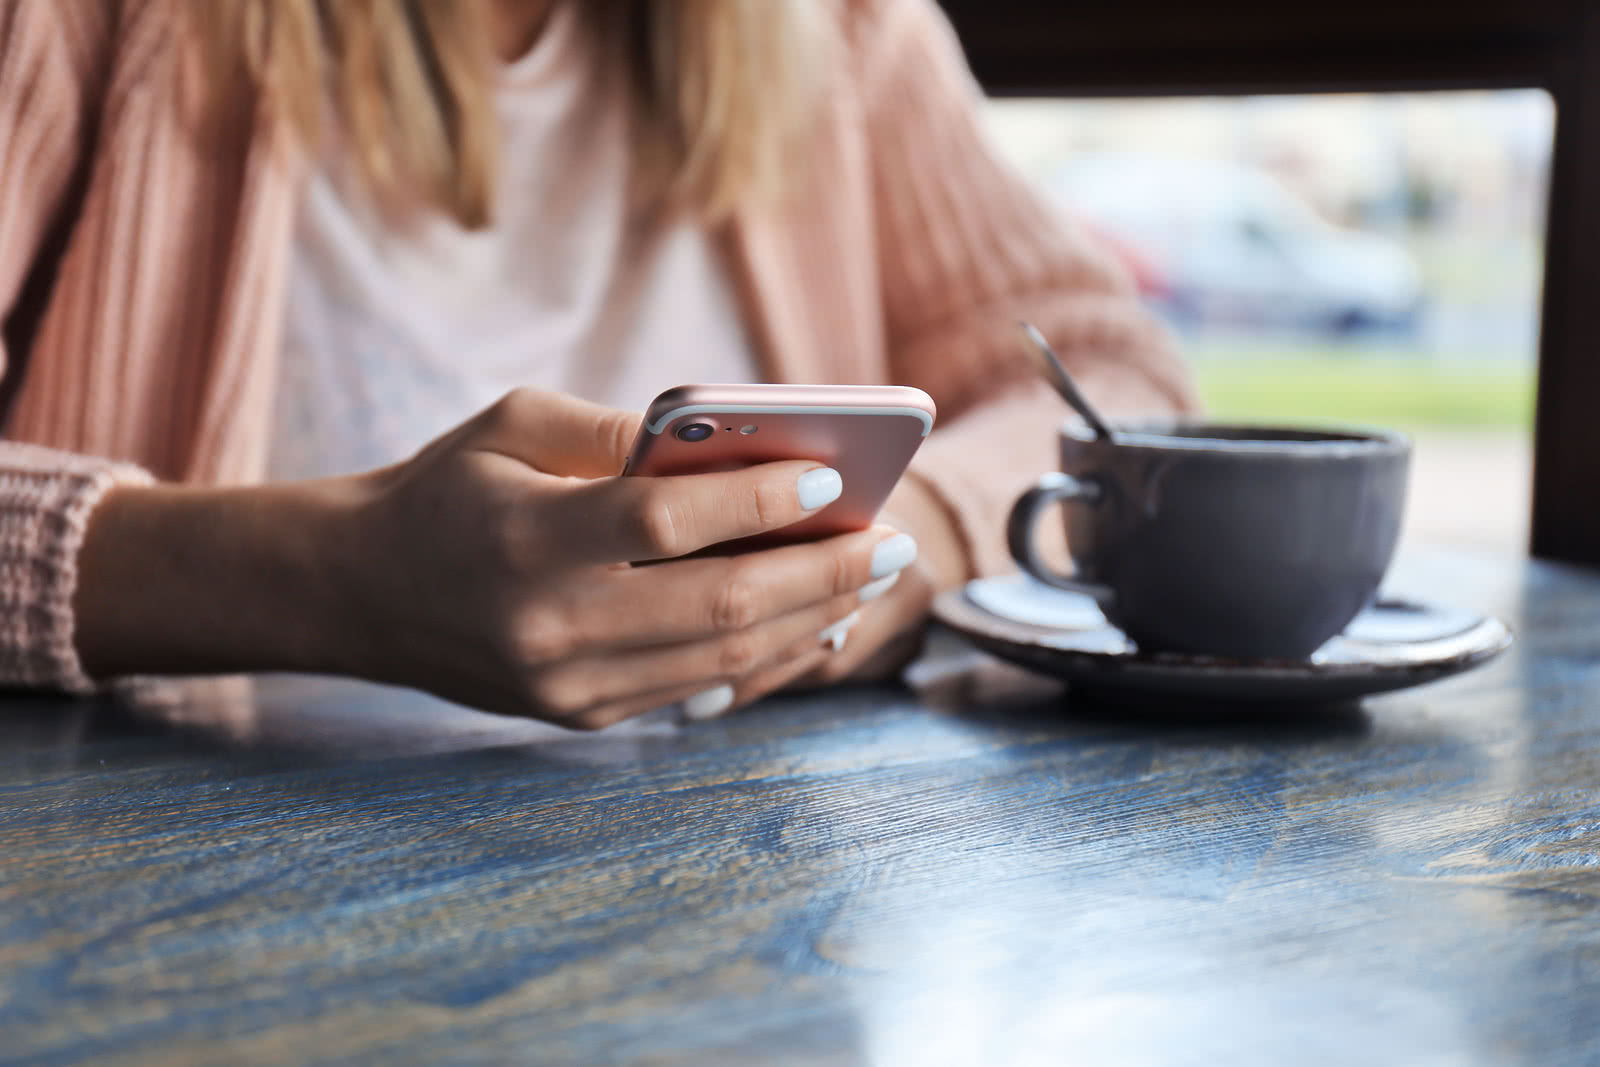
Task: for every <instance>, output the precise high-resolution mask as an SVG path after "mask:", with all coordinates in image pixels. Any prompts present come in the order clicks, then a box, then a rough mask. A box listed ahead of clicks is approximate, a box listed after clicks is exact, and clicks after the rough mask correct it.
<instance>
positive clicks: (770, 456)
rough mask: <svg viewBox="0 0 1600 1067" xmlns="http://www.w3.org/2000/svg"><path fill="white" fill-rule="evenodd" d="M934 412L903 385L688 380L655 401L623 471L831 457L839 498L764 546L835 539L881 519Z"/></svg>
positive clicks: (703, 469)
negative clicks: (841, 484)
mask: <svg viewBox="0 0 1600 1067" xmlns="http://www.w3.org/2000/svg"><path fill="white" fill-rule="evenodd" d="M935 414H936V410H935V408H934V404H933V398H932V397H930V396H929V395H928V394H927V393H924V392H923V391H922V390H921V389H912V388H910V387H909V386H902V385H680V386H678V387H677V388H676V389H668V390H667V391H666V392H664V393H662V394H661V395H660V396H658V397H656V398H655V400H653V401H652V402H651V404H650V407H649V409H648V410H647V411H646V412H645V416H644V424H643V425H642V426H641V427H640V428H639V436H638V437H636V438H635V439H634V442H633V449H632V450H631V451H630V452H629V453H628V462H627V465H626V466H624V467H623V469H622V473H623V474H625V475H671V474H702V473H708V472H713V471H726V470H737V469H738V468H740V467H748V466H750V465H751V464H753V463H768V462H771V461H774V460H783V459H809V460H815V461H817V462H818V463H825V464H827V465H828V466H830V467H832V468H833V469H835V470H837V471H838V472H839V475H840V477H841V479H842V480H843V481H844V492H843V493H842V494H841V495H840V497H839V499H838V500H835V501H834V502H833V503H832V504H829V505H828V506H827V507H825V508H823V509H822V510H821V511H819V512H817V513H816V514H815V515H812V516H811V517H810V518H807V519H804V520H802V521H800V522H798V523H795V524H794V525H793V526H788V527H785V528H784V529H782V530H780V531H777V532H775V533H774V534H772V535H768V536H767V537H764V538H762V539H760V543H763V544H766V543H773V542H787V541H803V540H810V539H812V538H818V537H828V536H831V535H833V534H837V533H844V532H846V531H849V530H862V529H865V528H866V527H868V526H870V525H872V522H873V519H874V518H875V517H876V516H877V514H878V509H879V508H881V507H883V502H884V501H885V500H887V499H888V497H889V493H890V491H891V490H893V489H894V487H895V483H896V482H898V481H899V480H900V476H901V475H902V474H903V473H905V469H906V465H907V464H908V463H910V462H911V457H912V456H913V455H914V454H915V453H916V451H917V449H918V448H919V447H921V445H922V440H923V438H925V437H927V436H928V432H929V431H930V430H932V429H933V420H934V416H935ZM738 547H739V548H741V549H743V548H751V547H757V546H756V545H755V544H745V543H740V544H739V546H738Z"/></svg>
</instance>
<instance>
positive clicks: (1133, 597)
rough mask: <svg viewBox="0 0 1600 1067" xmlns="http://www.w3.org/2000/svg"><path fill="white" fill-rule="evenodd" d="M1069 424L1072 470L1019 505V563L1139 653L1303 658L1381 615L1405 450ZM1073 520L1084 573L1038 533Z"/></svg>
mask: <svg viewBox="0 0 1600 1067" xmlns="http://www.w3.org/2000/svg"><path fill="white" fill-rule="evenodd" d="M1117 429H1118V430H1119V431H1120V432H1119V433H1118V443H1117V444H1114V445H1113V444H1109V443H1107V442H1105V441H1102V440H1100V439H1098V438H1095V437H1094V436H1093V435H1092V433H1091V432H1090V431H1089V430H1088V428H1087V427H1084V426H1082V425H1081V424H1078V423H1069V424H1068V425H1067V426H1065V427H1063V428H1062V431H1061V471H1060V472H1059V473H1051V474H1047V475H1045V476H1044V477H1043V478H1041V479H1040V480H1039V483H1038V484H1037V485H1036V486H1035V487H1034V488H1032V489H1030V490H1029V491H1028V492H1026V493H1024V494H1023V495H1022V497H1021V498H1020V499H1018V500H1017V502H1016V504H1015V506H1013V508H1012V510H1011V517H1010V520H1009V522H1008V526H1007V535H1008V538H1009V541H1010V547H1011V554H1012V556H1013V557H1015V559H1016V561H1017V563H1018V564H1020V565H1021V566H1022V568H1023V569H1024V570H1026V571H1027V572H1028V573H1029V574H1032V575H1033V576H1034V577H1035V578H1038V579H1039V580H1040V581H1042V582H1047V583H1049V584H1050V585H1053V586H1056V587H1058V588H1062V589H1070V590H1074V591H1076V592H1081V593H1087V594H1089V595H1090V596H1093V597H1094V598H1095V600H1097V601H1098V602H1099V604H1100V607H1101V610H1102V611H1104V612H1105V615H1106V618H1107V619H1109V620H1110V621H1111V622H1112V623H1113V624H1115V625H1116V626H1117V627H1118V628H1120V629H1121V630H1122V631H1123V632H1124V633H1126V634H1127V635H1128V637H1129V638H1131V639H1132V640H1133V641H1134V642H1135V643H1137V644H1138V646H1139V647H1140V648H1141V649H1144V650H1147V651H1168V652H1188V653H1201V654H1208V655H1215V656H1225V657H1231V658H1241V659H1261V658H1270V659H1302V658H1304V657H1306V656H1309V655H1310V654H1311V653H1312V652H1313V651H1315V650H1316V649H1317V648H1318V646H1320V645H1321V644H1322V643H1323V642H1324V641H1326V640H1327V639H1328V638H1330V637H1332V636H1334V635H1335V634H1337V633H1338V632H1339V631H1341V630H1342V629H1344V627H1345V626H1346V625H1347V624H1348V623H1349V622H1350V620H1351V619H1353V618H1354V617H1355V616H1356V613H1357V612H1359V611H1360V610H1361V609H1362V608H1363V607H1365V606H1366V605H1367V604H1368V603H1370V602H1371V600H1372V598H1373V595H1374V594H1375V593H1376V592H1377V589H1378V583H1379V582H1380V581H1381V580H1382V578H1383V574H1384V572H1385V571H1386V570H1387V569H1388V567H1389V561H1390V559H1391V558H1392V557H1393V555H1394V548H1395V542H1396V541H1397V540H1398V539H1399V535H1400V518H1401V514H1402V512H1403V509H1404V505H1405V497H1406V477H1407V471H1408V467H1409V463H1410V457H1411V446H1410V443H1409V442H1408V441H1407V440H1406V439H1405V438H1404V437H1403V436H1401V435H1399V434H1393V433H1386V432H1381V431H1328V430H1308V429H1285V428H1274V427H1260V426H1229V425H1220V424H1211V423H1202V422H1179V421H1171V420H1168V421H1150V422H1140V423H1127V424H1123V425H1121V426H1119V427H1117ZM1058 502H1059V503H1061V504H1062V505H1063V510H1064V511H1065V513H1066V526H1067V543H1068V545H1069V547H1070V551H1071V553H1072V560H1073V563H1074V565H1075V566H1076V571H1075V573H1073V574H1060V573H1057V572H1056V571H1055V570H1053V569H1051V568H1050V567H1049V566H1048V565H1047V564H1046V563H1045V562H1044V561H1043V560H1042V559H1040V557H1039V554H1038V552H1037V550H1036V549H1035V546H1034V527H1035V525H1036V524H1037V523H1038V520H1039V517H1040V516H1041V515H1043V514H1044V513H1045V511H1046V510H1047V509H1048V507H1049V506H1050V505H1054V504H1057V503H1058Z"/></svg>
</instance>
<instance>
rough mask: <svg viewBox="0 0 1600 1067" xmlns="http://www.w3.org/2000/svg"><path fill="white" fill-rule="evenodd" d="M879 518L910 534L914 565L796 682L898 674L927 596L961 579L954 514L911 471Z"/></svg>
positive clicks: (962, 555)
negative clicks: (914, 545)
mask: <svg viewBox="0 0 1600 1067" xmlns="http://www.w3.org/2000/svg"><path fill="white" fill-rule="evenodd" d="M884 518H885V520H886V521H887V522H889V523H890V524H892V525H893V526H894V527H895V528H896V529H899V530H904V531H906V532H907V533H909V534H911V535H913V536H914V537H915V538H916V541H917V544H918V545H919V546H920V549H921V553H920V555H919V557H918V559H917V563H916V565H915V566H912V567H908V568H906V570H905V571H904V572H902V573H901V574H899V575H897V576H896V577H895V578H894V579H892V580H891V582H892V588H890V589H888V590H887V591H886V592H885V593H884V594H883V595H882V597H881V599H876V600H875V601H874V602H873V603H872V604H871V605H870V606H868V607H865V608H863V609H862V610H861V612H860V613H859V618H858V619H857V620H856V622H855V624H854V625H853V626H852V627H851V628H850V631H849V634H848V636H847V637H846V638H844V640H843V643H842V645H841V646H840V647H839V648H838V649H837V650H836V652H835V653H834V654H833V655H831V656H828V657H826V658H825V659H823V660H822V662H820V663H819V664H818V665H817V666H816V668H815V669H813V670H811V671H809V672H807V673H806V674H805V675H803V676H801V677H799V678H798V679H796V681H795V685H796V686H797V687H815V686H828V685H836V684H838V683H839V682H842V681H847V680H853V681H863V682H866V681H883V680H887V679H892V678H897V677H899V675H900V671H901V669H902V668H904V667H905V665H906V664H907V663H909V662H911V660H912V659H914V658H915V657H916V656H917V654H918V653H919V652H920V651H921V650H922V638H923V633H924V630H925V624H926V622H927V618H928V608H929V606H930V605H931V604H932V603H933V598H934V597H935V596H937V595H938V594H940V593H942V592H944V591H945V590H946V589H952V588H954V587H956V586H958V585H960V584H961V583H962V582H964V581H966V579H967V577H968V563H967V553H966V547H965V545H964V544H963V543H962V540H961V535H960V532H959V530H958V528H957V526H956V522H955V519H954V518H953V517H952V516H951V515H950V513H949V512H948V510H947V509H946V508H945V506H944V504H943V503H942V502H940V500H939V499H938V498H937V497H936V496H935V495H934V494H933V491H932V490H931V489H929V488H927V487H926V486H925V485H924V484H923V483H922V482H920V481H919V480H918V479H917V478H916V477H915V476H907V477H905V478H903V479H902V480H901V482H900V484H899V486H898V487H897V488H896V489H895V491H894V493H893V495H891V496H890V498H889V501H888V503H887V504H886V505H885V507H884Z"/></svg>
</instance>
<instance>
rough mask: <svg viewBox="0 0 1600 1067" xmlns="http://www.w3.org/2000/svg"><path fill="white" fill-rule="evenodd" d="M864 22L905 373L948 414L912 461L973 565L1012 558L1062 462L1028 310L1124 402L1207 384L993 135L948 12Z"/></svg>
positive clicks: (869, 1) (877, 196)
mask: <svg viewBox="0 0 1600 1067" xmlns="http://www.w3.org/2000/svg"><path fill="white" fill-rule="evenodd" d="M852 32H853V40H852V42H851V44H852V54H853V60H854V65H855V70H854V77H855V78H856V79H857V82H858V84H859V85H860V86H861V95H862V100H863V105H862V106H863V108H864V112H865V121H866V124H867V129H868V143H869V144H870V145H871V155H872V168H873V175H872V180H873V197H874V208H875V211H874V216H875V218H876V225H877V228H878V234H877V239H878V247H879V249H880V263H881V273H882V278H881V285H882V290H883V297H884V308H885V327H886V332H887V341H888V345H889V359H890V366H891V371H892V373H893V380H894V381H896V382H898V383H903V384H908V385H916V386H919V387H921V388H923V389H925V390H927V391H928V392H929V393H930V394H931V395H932V396H933V397H934V399H935V400H936V401H937V402H938V404H939V408H940V429H938V430H936V431H935V433H934V435H933V437H932V438H930V439H929V441H928V442H927V444H926V445H925V446H924V447H923V450H922V452H921V453H920V454H919V455H918V458H917V462H916V464H915V466H914V467H913V471H914V472H915V474H916V475H917V476H918V477H919V478H921V479H922V480H923V481H924V482H925V483H926V484H928V485H929V486H930V487H932V488H933V489H934V491H935V492H936V493H938V494H939V496H940V497H941V498H942V499H943V500H944V502H945V503H946V505H947V506H948V507H949V509H950V511H951V513H952V514H953V516H954V517H955V518H956V520H957V523H958V526H959V527H960V529H961V531H962V534H963V537H964V539H965V541H966V544H967V547H968V550H969V555H970V561H971V564H972V569H973V570H974V571H975V572H977V573H989V572H993V571H997V570H1007V569H1010V568H1011V566H1012V564H1011V561H1010V556H1009V554H1008V553H1007V552H1006V549H1005V545H1004V541H1003V529H1004V520H1005V513H1006V509H1007V508H1009V506H1010V503H1011V501H1012V500H1013V499H1014V498H1015V497H1016V495H1017V494H1018V493H1020V492H1021V491H1022V488H1023V487H1024V486H1025V484H1026V483H1027V482H1028V481H1030V480H1031V479H1032V477H1033V476H1035V475H1037V474H1038V473H1040V472H1042V471H1044V470H1047V469H1051V468H1053V467H1054V466H1055V464H1056V445H1055V441H1056V437H1055V427H1056V426H1057V425H1058V424H1059V423H1060V421H1061V419H1062V418H1063V417H1064V416H1065V414H1066V411H1065V408H1064V405H1062V404H1061V402H1060V401H1058V400H1056V399H1055V398H1054V397H1052V396H1051V395H1050V394H1049V393H1048V390H1047V389H1045V388H1044V387H1042V386H1041V385H1040V384H1039V383H1038V375H1037V372H1036V371H1035V370H1034V369H1033V365H1032V363H1031V362H1030V360H1029V357H1028V356H1027V354H1026V352H1025V350H1024V349H1023V348H1022V346H1021V343H1020V341H1019V339H1018V335H1017V332H1016V328H1015V325H1014V323H1015V321H1016V320H1017V319H1019V318H1022V319H1027V320H1029V321H1031V322H1033V323H1034V324H1035V325H1037V326H1038V327H1039V328H1040V329H1041V330H1042V331H1043V332H1044V333H1045V334H1046V335H1047V336H1048V337H1049V338H1050V341H1051V344H1052V345H1053V346H1054V347H1055V349H1056V351H1057V353H1058V354H1060V355H1061V357H1062V358H1063V360H1064V361H1065V362H1066V363H1067V364H1068V366H1069V367H1070V369H1071V370H1072V371H1073V373H1074V374H1075V375H1077V376H1079V377H1080V378H1081V379H1082V381H1083V384H1084V385H1085V387H1086V389H1087V391H1088V392H1089V393H1090V394H1091V395H1092V397H1093V398H1094V399H1095V400H1096V401H1097V402H1099V403H1101V404H1103V405H1104V406H1105V407H1106V408H1107V409H1108V410H1110V411H1112V412H1115V413H1135V412H1172V411H1185V410H1192V409H1193V408H1194V407H1195V394H1194V391H1193V386H1192V383H1191V381H1190V376H1189V373H1188V370H1187V368H1186V367H1185V365H1184V364H1183V362H1182V361H1181V360H1180V359H1179V358H1178V356H1177V354H1176V352H1175V349H1174V345H1173V343H1172V339H1171V337H1170V335H1169V334H1168V332H1167V331H1166V330H1165V329H1164V328H1163V327H1162V326H1161V325H1160V324H1159V323H1158V322H1157V321H1156V320H1155V319H1154V318H1153V317H1152V316H1150V315H1149V314H1148V313H1147V312H1145V311H1144V310H1143V309H1142V308H1141V307H1140V305H1139V302H1138V298H1137V295H1136V292H1135V290H1134V287H1133V285H1132V283H1131V281H1130V280H1129V278H1128V277H1127V276H1126V273H1125V272H1124V271H1123V270H1122V269H1121V268H1120V265H1119V264H1118V263H1117V262H1116V261H1115V259H1114V258H1113V257H1112V256H1111V255H1110V254H1109V253H1107V252H1106V251H1105V250H1104V249H1103V248H1102V247H1100V246H1099V245H1098V244H1097V243H1096V242H1095V241H1094V240H1093V239H1091V238H1090V237H1089V235H1088V234H1087V233H1086V232H1085V231H1084V229H1083V228H1082V227H1081V226H1077V225H1075V224H1074V223H1073V222H1072V221H1071V220H1070V219H1069V218H1066V217H1064V216H1063V215H1062V214H1061V213H1059V212H1057V211H1055V210H1053V209H1052V208H1050V207H1049V206H1048V205H1047V204H1046V203H1045V202H1044V200H1043V199H1042V198H1041V197H1040V196H1039V195H1038V194H1037V193H1036V192H1035V191H1034V190H1033V189H1032V188H1031V187H1030V186H1029V185H1028V183H1027V182H1026V181H1025V180H1024V179H1023V178H1022V177H1021V176H1020V175H1019V174H1018V173H1017V172H1016V171H1015V170H1013V169H1012V168H1011V167H1010V166H1008V165H1007V164H1006V163H1005V162H1004V161H1003V160H1002V159H1001V158H1000V156H999V154H998V153H997V152H996V150H995V149H994V147H993V146H992V145H991V144H990V142H989V139H988V137H987V136H986V133H985V131H984V129H983V127H982V120H981V114H980V111H979V107H980V104H981V101H982V93H981V92H980V90H979V89H978V87H977V85H976V83H975V82H974V81H973V79H972V76H971V74H970V72H969V71H968V69H967V66H966V62H965V60H964V58H963V56H962V54H961V49H960V46H959V44H958V42H957V41H956V39H955V35H954V33H953V32H952V31H951V28H950V26H949V24H948V23H947V22H946V21H945V19H944V16H943V14H942V13H941V12H940V11H939V10H938V8H937V6H936V5H935V4H934V3H932V2H931V0H860V2H858V3H857V4H856V6H855V18H854V19H853V26H852Z"/></svg>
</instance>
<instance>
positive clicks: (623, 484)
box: [539, 460, 844, 563]
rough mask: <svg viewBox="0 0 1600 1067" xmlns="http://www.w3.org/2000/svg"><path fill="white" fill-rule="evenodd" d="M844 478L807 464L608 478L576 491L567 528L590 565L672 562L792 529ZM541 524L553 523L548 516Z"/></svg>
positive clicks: (831, 496)
mask: <svg viewBox="0 0 1600 1067" xmlns="http://www.w3.org/2000/svg"><path fill="white" fill-rule="evenodd" d="M843 484H844V483H843V482H842V481H841V480H840V478H839V472H838V471H836V470H833V469H832V468H831V467H823V466H819V465H818V464H816V463H811V462H806V461H803V460H789V461H784V462H779V463H763V464H761V465H760V466H756V467H746V468H744V469H743V470H737V471H722V472H719V473H715V474H684V475H678V476H674V477H666V478H642V477H638V478H607V479H601V480H597V481H594V482H591V483H589V484H586V485H580V486H575V487H573V488H572V490H571V492H570V494H568V498H567V500H566V501H564V503H563V508H562V512H561V515H562V517H571V518H572V519H574V520H576V523H575V524H574V525H572V526H571V527H569V528H568V529H567V530H565V531H564V532H565V534H566V535H567V536H568V537H570V538H572V539H573V541H572V544H573V545H574V547H576V548H577V549H578V550H579V554H580V555H581V556H584V557H587V559H588V561H589V562H591V563H638V562H643V561H646V560H659V559H673V558H675V557H678V556H687V555H690V554H691V553H694V552H699V551H700V550H701V549H705V548H710V547H711V546H712V545H720V544H722V543H724V542H727V541H736V540H738V539H740V538H743V537H753V536H755V535H757V534H763V533H769V532H771V531H773V530H779V529H782V528H783V527H785V526H792V525H793V524H795V523H797V522H799V521H800V520H801V519H804V518H806V517H808V516H810V515H813V514H815V513H816V512H818V511H820V510H821V509H822V508H824V507H827V506H828V505H829V504H831V503H833V502H834V501H835V500H837V499H839V494H840V493H841V492H842V491H843ZM539 521H541V522H548V521H550V520H549V517H548V516H547V515H541V516H540V517H539Z"/></svg>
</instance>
